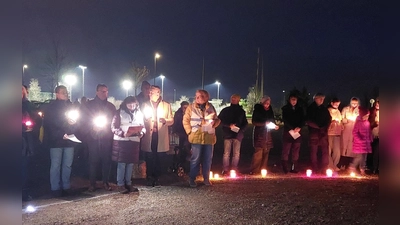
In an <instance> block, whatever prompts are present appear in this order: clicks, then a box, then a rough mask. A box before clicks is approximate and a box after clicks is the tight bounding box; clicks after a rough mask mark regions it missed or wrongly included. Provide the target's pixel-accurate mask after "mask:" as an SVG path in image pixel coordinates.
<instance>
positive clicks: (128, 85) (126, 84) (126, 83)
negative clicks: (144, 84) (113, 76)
mask: <svg viewBox="0 0 400 225" xmlns="http://www.w3.org/2000/svg"><path fill="white" fill-rule="evenodd" d="M122 87H123V88H124V89H125V90H128V89H130V88H131V87H132V82H131V81H129V80H124V81H123V82H122Z"/></svg>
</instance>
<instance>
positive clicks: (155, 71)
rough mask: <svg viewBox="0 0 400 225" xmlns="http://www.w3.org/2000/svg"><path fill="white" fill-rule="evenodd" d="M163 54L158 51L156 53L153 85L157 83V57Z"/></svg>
mask: <svg viewBox="0 0 400 225" xmlns="http://www.w3.org/2000/svg"><path fill="white" fill-rule="evenodd" d="M160 57H161V55H160V54H158V53H156V54H155V55H154V79H153V85H156V76H157V59H158V58H160Z"/></svg>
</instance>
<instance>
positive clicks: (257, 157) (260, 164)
mask: <svg viewBox="0 0 400 225" xmlns="http://www.w3.org/2000/svg"><path fill="white" fill-rule="evenodd" d="M270 150H271V148H269V147H267V146H265V147H264V148H259V147H256V148H255V150H254V154H253V159H252V160H251V166H250V172H253V173H260V172H261V170H262V169H267V165H268V156H269V151H270Z"/></svg>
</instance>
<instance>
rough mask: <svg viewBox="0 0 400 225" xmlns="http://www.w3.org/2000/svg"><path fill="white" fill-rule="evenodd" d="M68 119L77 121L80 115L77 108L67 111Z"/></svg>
mask: <svg viewBox="0 0 400 225" xmlns="http://www.w3.org/2000/svg"><path fill="white" fill-rule="evenodd" d="M67 117H68V119H71V120H73V121H76V120H77V119H78V117H79V112H78V111H77V110H71V111H68V112H67Z"/></svg>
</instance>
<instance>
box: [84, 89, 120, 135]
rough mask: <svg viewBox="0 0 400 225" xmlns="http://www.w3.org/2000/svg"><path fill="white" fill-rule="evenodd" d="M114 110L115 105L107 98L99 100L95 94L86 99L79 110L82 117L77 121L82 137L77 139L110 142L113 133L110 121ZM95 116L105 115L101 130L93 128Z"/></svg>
mask: <svg viewBox="0 0 400 225" xmlns="http://www.w3.org/2000/svg"><path fill="white" fill-rule="evenodd" d="M115 112H116V108H115V106H114V105H113V104H112V103H111V102H109V101H107V100H101V99H100V98H98V97H97V96H96V97H95V98H94V99H93V100H90V101H88V102H87V103H86V104H85V105H83V107H82V110H81V113H82V115H81V118H82V119H81V120H79V122H80V133H81V135H82V137H81V138H82V139H81V138H80V137H78V139H81V140H82V141H87V142H94V141H96V142H97V141H99V140H101V141H106V142H112V140H113V136H114V134H113V132H112V131H111V122H112V119H113V117H114V115H115ZM97 116H104V117H106V125H105V126H104V127H103V129H102V130H100V131H97V132H96V131H94V130H93V127H94V123H93V120H94V119H95V118H96V117H97Z"/></svg>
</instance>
